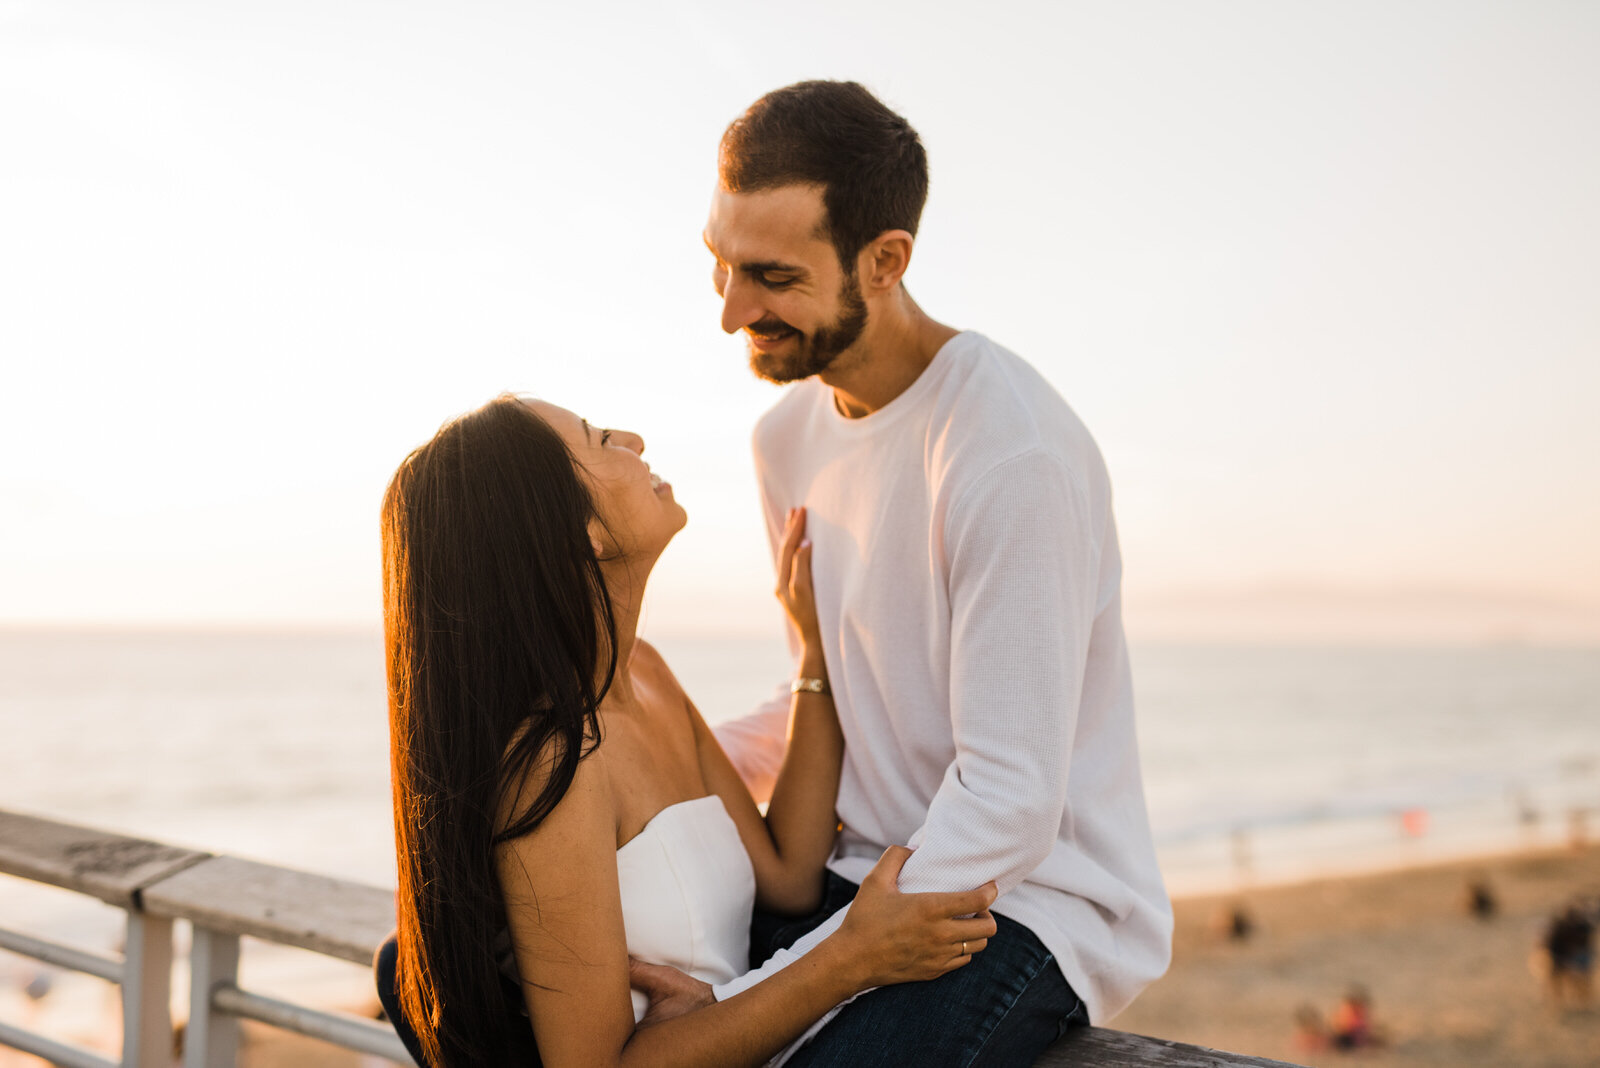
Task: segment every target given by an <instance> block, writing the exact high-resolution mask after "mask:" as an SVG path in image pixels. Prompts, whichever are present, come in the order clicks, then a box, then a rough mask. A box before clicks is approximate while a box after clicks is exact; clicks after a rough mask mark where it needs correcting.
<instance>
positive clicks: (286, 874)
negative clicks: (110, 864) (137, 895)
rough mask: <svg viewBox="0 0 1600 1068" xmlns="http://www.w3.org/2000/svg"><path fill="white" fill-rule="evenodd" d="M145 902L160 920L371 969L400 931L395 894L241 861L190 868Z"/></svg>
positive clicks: (149, 891) (148, 893)
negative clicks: (376, 953) (172, 919)
mask: <svg viewBox="0 0 1600 1068" xmlns="http://www.w3.org/2000/svg"><path fill="white" fill-rule="evenodd" d="M143 900H144V907H145V909H146V910H147V911H149V912H153V913H155V914H157V915H161V916H172V917H176V918H179V919H186V920H190V921H192V922H194V923H196V924H199V925H201V926H203V927H207V928H209V929H211V930H213V931H221V932H224V933H227V934H240V935H250V936H251V937H254V938H262V939H266V940H268V941H272V942H281V943H283V944H285V945H290V946H298V947H300V948H301V949H309V950H312V951H313V952H316V953H325V954H327V955H328V956H330V957H339V958H341V959H343V960H348V961H353V962H355V963H356V964H370V963H371V962H372V954H373V951H374V950H376V949H377V948H378V945H379V943H381V942H382V941H383V940H384V939H385V938H386V937H388V934H389V932H390V931H392V930H393V929H394V891H392V890H380V889H378V888H377V887H374V886H366V885H363V884H361V883H352V882H346V881H344V880H342V879H333V878H330V877H328V876H326V875H317V874H314V873H312V872H303V871H294V870H291V869H289V868H275V867H273V866H271V865H269V864H257V863H255V862H254V861H249V860H239V859H237V858H235V857H212V858H210V859H209V860H206V861H203V862H201V863H199V864H196V865H195V866H194V867H192V868H187V869H185V870H184V871H181V872H179V873H177V874H176V875H174V876H173V877H172V878H170V879H164V880H162V881H161V882H159V883H156V884H154V885H152V886H149V887H147V888H146V889H145V891H144V893H143Z"/></svg>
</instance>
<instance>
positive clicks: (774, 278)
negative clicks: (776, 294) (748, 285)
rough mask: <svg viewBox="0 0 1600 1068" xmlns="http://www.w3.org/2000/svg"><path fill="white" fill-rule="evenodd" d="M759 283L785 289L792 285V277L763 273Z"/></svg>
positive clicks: (772, 287) (769, 287) (770, 287)
mask: <svg viewBox="0 0 1600 1068" xmlns="http://www.w3.org/2000/svg"><path fill="white" fill-rule="evenodd" d="M761 284H762V285H764V286H766V287H767V288H768V289H787V288H788V287H789V286H792V285H794V279H793V278H790V277H788V276H787V275H781V274H779V275H773V274H763V275H762V276H761Z"/></svg>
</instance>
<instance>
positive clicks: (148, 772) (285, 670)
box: [0, 630, 1600, 988]
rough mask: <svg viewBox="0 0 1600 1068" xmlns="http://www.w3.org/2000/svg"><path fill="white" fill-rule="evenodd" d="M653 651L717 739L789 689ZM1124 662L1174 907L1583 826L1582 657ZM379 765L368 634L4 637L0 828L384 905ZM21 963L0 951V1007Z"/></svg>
mask: <svg viewBox="0 0 1600 1068" xmlns="http://www.w3.org/2000/svg"><path fill="white" fill-rule="evenodd" d="M653 640H654V641H655V643H656V645H657V646H658V647H659V648H660V649H661V650H662V652H663V653H664V654H665V655H666V657H667V660H668V662H669V663H670V664H671V665H672V666H673V669H674V671H675V672H676V673H677V675H678V677H679V679H680V681H682V682H683V684H684V686H685V688H686V689H687V690H688V692H689V694H690V696H691V697H692V698H694V700H695V702H696V703H697V704H698V705H699V707H700V709H701V711H702V712H703V713H704V714H705V716H706V718H707V719H708V720H710V721H711V722H713V723H716V722H718V721H720V720H723V719H727V718H730V717H733V716H737V715H739V714H741V713H742V712H744V711H747V710H748V709H750V708H751V707H753V706H754V705H755V704H756V703H757V702H759V701H760V700H762V699H763V698H765V697H766V696H767V695H769V694H770V693H771V692H772V689H773V685H774V684H775V683H776V682H777V681H779V680H781V679H784V678H786V677H787V675H788V664H787V658H786V654H785V653H784V650H783V648H782V646H781V643H780V642H778V641H777V640H776V638H775V637H774V638H773V639H766V638H761V637H746V638H733V639H711V638H682V637H658V638H654V639H653ZM1133 664H1134V678H1135V687H1136V694H1137V706H1138V725H1139V735H1140V744H1141V752H1142V759H1143V767H1144V778H1145V789H1146V796H1147V798H1148V801H1149V808H1150V818H1151V824H1152V827H1153V829H1154V833H1155V838H1156V842H1157V849H1158V852H1159V854H1160V856H1161V861H1162V867H1163V871H1164V873H1165V875H1166V877H1167V880H1168V884H1169V887H1170V889H1172V890H1173V891H1174V892H1176V893H1187V892H1198V891H1207V890H1228V889H1238V888H1245V887H1248V886H1250V885H1252V884H1254V883H1260V882H1268V881H1282V880H1286V879H1293V878H1299V877H1303V876H1307V875H1314V874H1320V873H1325V872H1334V871H1347V870H1359V869H1366V868H1374V867H1385V866H1392V865H1400V864H1407V863H1418V862H1422V861H1427V860H1434V859H1443V858H1446V857H1452V856H1460V855H1470V854H1474V853H1483V852H1489V851H1496V850H1502V849H1510V848H1516V847H1518V846H1524V845H1533V844H1551V843H1556V842H1560V841H1562V840H1564V839H1565V838H1566V837H1567V836H1569V835H1571V834H1573V833H1574V832H1575V831H1581V830H1582V829H1583V825H1582V823H1581V821H1582V820H1583V819H1584V817H1583V816H1582V815H1581V813H1584V812H1587V813H1588V815H1587V819H1588V824H1587V827H1588V830H1589V831H1590V832H1591V833H1600V649H1578V648H1573V649H1554V648H1532V647H1517V646H1494V647H1481V648H1478V647H1472V648H1469V647H1461V648H1353V647H1352V648H1332V647H1307V646H1201V645H1182V644H1143V645H1135V646H1134V648H1133ZM387 746H388V736H387V724H386V720H385V706H384V686H383V660H382V648H381V640H380V639H379V637H377V636H376V635H373V634H366V633H349V632H330V633H182V632H131V631H130V632H121V631H22V630H10V631H0V808H7V809H14V810H18V811H22V812H27V813H32V814H38V815H44V816H48V817H51V818H55V819H61V820H66V821H70V822H77V823H83V824H89V825H93V826H96V827H100V828H104V829H108V830H113V831H118V832H122V833H127V834H133V835H138V836H142V837H147V838H153V839H157V840H160V841H165V842H170V843H173V844H176V845H183V846H189V847H194V848H199V849H205V850H209V851H212V852H217V853H230V854H235V855H238V856H243V857H248V858H251V859H256V860H263V861H268V862H271V863H276V864H282V865H285V866H289V867H295V868H301V869H307V870H312V871H318V872H324V873H327V874H330V875H335V876H341V877H345V878H350V879H356V880H361V881H364V882H368V883H373V884H377V885H384V886H392V885H393V882H394V856H393V839H392V832H391V827H390V807H389V782H388V774H389V772H388V754H387ZM1575 814H1576V815H1575ZM120 922H121V914H120V913H119V912H117V911H116V910H113V909H110V908H107V907H105V906H100V905H98V904H97V903H94V902H91V901H88V900H87V899H84V898H81V897H79V896H78V895H73V894H67V893H64V892H61V891H45V890H42V889H41V888H39V887H35V886H31V885H29V884H25V883H22V882H21V881H20V880H16V879H12V878H9V877H0V925H3V926H7V927H13V928H19V929H23V930H27V931H30V932H33V933H38V934H45V935H51V936H55V937H59V938H63V939H65V940H70V941H73V942H75V943H77V944H80V945H84V946H86V947H88V948H93V949H106V948H109V947H110V946H111V945H112V944H113V943H114V942H115V940H116V937H117V933H118V929H119V927H120ZM258 956H259V955H258ZM248 959H249V954H247V961H248ZM263 959H265V960H268V961H269V963H270V961H272V960H274V959H276V961H277V964H276V965H275V967H277V968H279V969H280V970H283V969H287V971H286V972H285V973H284V974H292V973H293V971H294V967H295V966H294V965H292V964H291V963H286V961H287V958H284V957H283V956H282V955H280V956H279V957H278V958H272V957H271V956H270V955H268V956H267V957H266V958H263ZM32 967H34V966H33V965H32V964H31V962H26V961H23V960H21V959H20V958H14V957H10V956H8V955H4V954H0V988H4V987H7V986H10V985H11V984H10V983H8V982H7V978H8V977H13V978H14V977H15V976H16V975H18V974H21V973H25V972H27V971H28V970H29V969H30V968H32ZM268 970H270V968H269V969H268ZM268 985H272V984H271V983H270V982H269V983H268Z"/></svg>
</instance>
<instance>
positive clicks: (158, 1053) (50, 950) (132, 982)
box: [0, 809, 1293, 1068]
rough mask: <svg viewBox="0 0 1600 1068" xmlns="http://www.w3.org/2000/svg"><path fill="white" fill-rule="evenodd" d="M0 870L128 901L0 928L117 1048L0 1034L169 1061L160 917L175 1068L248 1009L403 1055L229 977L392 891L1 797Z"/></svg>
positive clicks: (1208, 1064) (1061, 1053) (1116, 1037)
mask: <svg viewBox="0 0 1600 1068" xmlns="http://www.w3.org/2000/svg"><path fill="white" fill-rule="evenodd" d="M0 873H3V874H6V875H13V876H17V877H20V878H23V879H29V880H32V881H34V882H40V883H46V884H48V885H50V886H58V887H63V888H65V889H67V890H75V891H77V892H79V893H82V894H88V895H90V896H91V897H97V898H99V899H100V900H101V901H104V902H107V903H108V904H111V905H115V906H117V907H119V908H121V909H123V910H124V911H125V912H126V913H127V924H128V927H127V943H126V950H125V952H124V954H123V956H122V958H121V959H120V960H119V959H116V958H113V957H106V956H101V955H98V954H95V953H90V952H86V951H84V950H82V949H76V948H73V947H71V946H64V945H60V944H57V943H53V942H48V941H45V940H43V939H39V938H35V937H33V936H30V935H27V934H23V933H20V932H16V931H10V930H5V929H0V949H3V950H10V951H11V952H13V953H21V954H23V955H25V956H29V957H33V958H35V959H37V960H41V961H44V962H45V963H48V964H53V965H56V966H58V967H62V968H68V969H71V970H73V971H79V972H85V973H87V974H89V975H95V976H99V977H100V978H101V979H106V980H109V981H110V982H113V983H117V984H119V985H120V987H121V990H122V1028H123V1032H122V1034H123V1040H122V1058H121V1060H117V1061H113V1060H108V1059H107V1058H105V1057H103V1056H101V1055H100V1054H98V1053H94V1052H92V1051H90V1050H85V1049H80V1048H78V1047H76V1046H70V1045H67V1044H65V1043H62V1042H57V1041H55V1040H53V1039H50V1038H47V1037H45V1036H43V1035H38V1034H34V1033H33V1032H31V1031H26V1030H24V1029H22V1028H20V1027H14V1026H12V1025H10V1024H6V1023H3V1022H0V1045H6V1046H12V1047H14V1048H16V1049H20V1050H23V1051H24V1052H27V1053H32V1054H35V1055H36V1056H39V1057H43V1058H44V1059H45V1060H47V1061H51V1062H52V1063H54V1064H58V1065H64V1066H67V1068H115V1066H117V1065H121V1066H122V1068H171V1065H172V1061H173V1053H172V1047H173V1041H172V1039H173V1029H172V1010H171V1008H170V1005H171V998H172V963H173V952H172V925H173V921H175V920H187V921H188V922H189V924H190V925H191V926H192V927H193V929H194V937H193V939H192V941H191V947H190V952H189V990H190V993H189V1022H188V1028H187V1031H186V1033H185V1037H184V1052H183V1068H231V1066H232V1065H234V1064H235V1063H236V1062H237V1056H238V1047H239V1021H240V1020H256V1021H259V1022H261V1023H266V1024H271V1025H273V1026H275V1027H281V1028H284V1029H285V1030H289V1031H294V1032H297V1033H299V1034H302V1035H309V1036H311V1037H313V1038H319V1039H322V1040H323V1041H325V1042H331V1043H333V1044H334V1045H337V1046H342V1047H344V1048H346V1049H353V1050H359V1051H361V1052H363V1053H373V1054H377V1055H378V1056H380V1057H387V1058H389V1059H390V1060H393V1061H396V1062H398V1063H399V1064H403V1065H405V1064H412V1063H413V1062H412V1060H411V1058H410V1056H409V1055H408V1054H407V1053H406V1050H405V1047H404V1046H403V1045H402V1044H401V1042H400V1039H399V1036H397V1035H396V1034H395V1033H394V1029H393V1028H392V1027H390V1026H389V1025H388V1024H386V1023H375V1022H373V1021H371V1020H366V1019H362V1018H361V1017H358V1016H352V1015H350V1014H348V1013H340V1012H326V1011H323V1010H320V1009H314V1008H311V1007H308V1006H305V1005H297V1004H295V1003H293V1002H288V1001H281V1000H279V999H277V998H269V997H265V996H263V995H261V994H255V993H251V992H250V991H248V990H242V989H240V987H239V982H238V980H239V939H240V937H241V936H243V935H249V936H251V937H252V938H258V939H262V940H264V941H267V942H276V943H278V944H280V945H286V946H296V947H298V948H300V949H308V950H311V951H312V952H314V953H321V954H324V955H326V956H330V957H337V958H339V959H341V960H347V961H352V962H354V963H356V964H362V965H366V964H370V963H371V960H372V955H373V953H374V951H375V950H376V949H377V948H378V946H379V945H380V944H381V943H382V942H383V940H384V939H385V938H386V937H387V936H388V934H389V932H390V930H392V929H393V927H394V893H393V891H389V890H380V889H378V888H377V887H373V886H364V885H362V884H360V883H351V882H346V881H344V880H341V879H332V878H329V877H327V876H325V875H315V874H312V873H310V872H301V871H292V870H289V869H287V868H277V867H273V866H271V865H268V864H258V863H255V862H253V861H248V860H239V859H238V858H236V857H224V856H215V855H213V854H211V853H202V852H196V851H194V850H190V849H178V848H175V847H173V846H167V845H162V844H160V843H159V842H148V841H145V840H143V839H139V838H127V837H124V836H122V835H116V834H108V833H106V832H105V831H99V830H95V829H93V828H90V827H79V826H75V825H73V824H70V823H59V822H57V821H55V820H49V819H43V818H41V817H38V816H28V815H23V814H21V813H16V812H8V811H6V810H4V809H0ZM1090 1066H1095V1068H1149V1066H1160V1068H1293V1066H1291V1065H1285V1064H1284V1063H1283V1062H1281V1061H1270V1060H1264V1059H1261V1058H1258V1057H1246V1056H1242V1055H1240V1054H1237V1053H1225V1052H1221V1051H1218V1050H1211V1049H1203V1048H1201V1047H1199V1046H1189V1045H1184V1044H1183V1043H1179V1042H1168V1041H1165V1040H1163V1039H1154V1038H1146V1037H1144V1036H1142V1035H1133V1034H1128V1033H1125V1032H1122V1031H1112V1030H1108V1029H1106V1028H1102V1027H1082V1028H1077V1029H1075V1030H1074V1031H1072V1032H1070V1033H1069V1034H1068V1035H1067V1036H1066V1037H1064V1038H1062V1039H1061V1040H1060V1041H1059V1042H1057V1043H1056V1044H1055V1045H1054V1046H1052V1047H1051V1048H1050V1049H1049V1050H1048V1051H1046V1052H1045V1054H1044V1055H1043V1056H1042V1057H1040V1058H1039V1060H1038V1061H1037V1063H1036V1066H1035V1068H1090Z"/></svg>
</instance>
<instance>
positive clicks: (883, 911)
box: [835, 846, 998, 989]
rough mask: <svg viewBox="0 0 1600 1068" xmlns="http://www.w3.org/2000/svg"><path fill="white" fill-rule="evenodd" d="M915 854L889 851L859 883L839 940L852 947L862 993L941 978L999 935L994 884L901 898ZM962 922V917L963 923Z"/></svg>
mask: <svg viewBox="0 0 1600 1068" xmlns="http://www.w3.org/2000/svg"><path fill="white" fill-rule="evenodd" d="M909 856H911V850H909V849H907V848H905V847H904V846H890V847H889V848H888V849H886V850H884V852H883V857H882V859H880V860H879V861H878V863H877V865H876V866H875V867H874V868H873V869H872V871H871V872H870V873H868V875H867V877H866V878H865V879H864V880H862V882H861V890H860V892H859V893H857V894H856V898H855V901H854V902H852V903H851V905H850V911H849V912H847V913H845V917H844V923H843V924H841V925H840V928H839V931H838V933H837V934H836V935H835V937H838V938H840V939H843V940H846V941H847V942H848V944H849V946H850V953H849V958H850V959H851V960H852V961H853V962H854V963H856V964H858V965H859V966H860V967H861V969H862V973H861V976H860V979H861V982H862V984H863V985H862V989H867V988H868V987H874V986H888V985H889V984H891V983H905V982H912V981H916V980H922V979H937V978H938V977H939V976H941V975H943V974H945V973H946V972H950V971H954V970H955V969H957V968H959V967H961V966H962V965H964V964H968V963H970V962H971V960H972V955H973V954H974V953H980V952H982V951H983V949H984V948H985V947H986V946H988V944H989V936H990V935H992V934H994V932H995V922H994V917H993V916H991V915H990V914H989V912H988V909H989V906H990V905H992V904H994V899H995V897H996V896H997V894H998V891H997V889H996V887H995V884H994V883H992V882H990V883H985V884H984V885H982V886H980V887H978V888H977V889H976V890H965V891H960V892H956V893H939V894H902V893H901V892H900V888H899V886H898V885H897V881H898V879H899V877H900V869H901V868H903V867H905V863H906V858H907V857H909ZM963 917H964V918H963Z"/></svg>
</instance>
